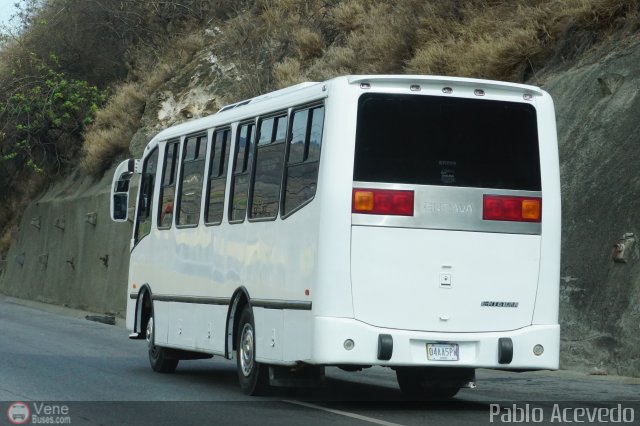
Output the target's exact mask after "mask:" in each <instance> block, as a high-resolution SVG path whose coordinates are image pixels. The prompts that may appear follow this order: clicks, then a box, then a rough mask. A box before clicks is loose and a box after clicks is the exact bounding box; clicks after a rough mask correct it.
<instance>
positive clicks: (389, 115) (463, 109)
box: [353, 93, 541, 191]
mask: <svg viewBox="0 0 640 426" xmlns="http://www.w3.org/2000/svg"><path fill="white" fill-rule="evenodd" d="M353 178H354V180H356V181H367V182H388V183H408V184H418V185H444V186H460V187H475V188H500V189H514V190H528V191H540V189H541V185H540V156H539V153H538V127H537V117H536V110H535V108H534V107H533V105H530V104H525V103H521V102H505V101H495V100H486V99H483V100H478V99H464V98H444V97H442V96H415V95H395V94H375V93H371V94H365V95H362V96H361V97H360V99H359V106H358V120H357V130H356V153H355V164H354V176H353Z"/></svg>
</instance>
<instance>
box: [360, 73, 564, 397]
mask: <svg viewBox="0 0 640 426" xmlns="http://www.w3.org/2000/svg"><path fill="white" fill-rule="evenodd" d="M349 83H350V85H356V86H360V91H361V94H360V95H359V97H358V104H357V109H358V110H357V124H356V126H357V128H356V135H355V139H356V140H355V158H354V170H353V190H352V216H351V287H352V288H351V290H352V297H353V310H354V319H355V320H356V322H358V323H359V324H361V330H362V331H363V333H364V334H365V335H367V336H368V337H367V339H369V340H371V339H372V338H373V337H374V336H373V335H375V334H377V351H376V353H375V354H374V356H375V358H376V359H375V360H374V362H373V363H374V364H382V365H388V366H391V367H394V368H396V370H397V371H398V380H399V381H401V376H400V372H403V371H405V370H406V371H408V374H410V375H412V374H417V373H418V371H419V370H417V369H415V367H421V368H423V370H424V371H427V370H429V369H431V370H429V371H435V372H438V371H445V372H450V373H451V374H455V370H442V369H443V368H447V369H450V368H456V367H457V368H459V369H461V370H460V371H473V368H477V367H485V368H502V369H514V370H529V369H556V368H558V360H559V325H558V285H559V262H560V183H559V165H558V154H557V137H556V127H555V115H554V109H553V102H552V100H551V98H550V96H549V95H548V94H547V93H545V92H544V91H542V90H540V89H538V88H535V87H531V86H523V85H511V84H507V83H499V82H490V81H481V80H468V79H438V78H432V79H429V78H418V77H416V78H413V79H412V78H411V77H402V78H396V79H394V78H392V77H387V78H383V77H381V78H380V79H376V78H375V77H372V78H362V79H358V78H357V77H353V78H352V79H351V81H350V82H349ZM407 367H413V368H414V369H413V370H412V369H411V368H409V369H407ZM425 367H426V369H425ZM403 368H404V370H403ZM463 376H464V375H463ZM438 377H440V375H439V374H438ZM461 377H462V376H461ZM400 384H401V387H402V382H401V383H400Z"/></svg>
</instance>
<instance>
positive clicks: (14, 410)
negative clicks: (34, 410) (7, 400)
mask: <svg viewBox="0 0 640 426" xmlns="http://www.w3.org/2000/svg"><path fill="white" fill-rule="evenodd" d="M7 417H9V421H10V422H11V423H13V424H14V425H23V424H25V423H27V422H28V421H29V417H31V410H29V406H28V405H27V404H25V403H24V402H14V403H13V404H11V405H9V409H8V410H7Z"/></svg>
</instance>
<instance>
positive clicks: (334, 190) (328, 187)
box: [313, 80, 359, 317]
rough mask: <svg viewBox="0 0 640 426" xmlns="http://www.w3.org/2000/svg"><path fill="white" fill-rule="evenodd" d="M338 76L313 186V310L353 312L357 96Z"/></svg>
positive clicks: (334, 313)
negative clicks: (315, 270) (315, 217)
mask: <svg viewBox="0 0 640 426" xmlns="http://www.w3.org/2000/svg"><path fill="white" fill-rule="evenodd" d="M358 95H359V93H358V92H355V89H354V87H353V86H349V85H345V84H344V82H343V81H342V80H340V81H334V82H332V83H331V85H330V87H329V98H328V99H327V101H326V112H325V127H324V133H323V145H322V153H321V161H320V173H319V176H318V178H319V182H318V192H317V194H316V198H317V199H318V202H319V208H320V215H319V229H318V235H319V246H318V274H317V277H318V284H317V286H316V290H315V294H314V298H313V304H314V305H313V313H314V316H336V317H353V300H352V293H351V280H350V275H351V262H350V259H351V247H350V246H351V243H350V241H351V187H352V182H353V155H354V139H355V132H356V126H355V122H356V112H357V100H358V98H357V96H358Z"/></svg>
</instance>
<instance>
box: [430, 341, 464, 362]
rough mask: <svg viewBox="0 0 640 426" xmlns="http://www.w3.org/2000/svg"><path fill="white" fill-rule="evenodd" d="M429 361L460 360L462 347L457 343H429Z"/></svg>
mask: <svg viewBox="0 0 640 426" xmlns="http://www.w3.org/2000/svg"><path fill="white" fill-rule="evenodd" d="M427 359H428V360H429V361H458V360H459V359H460V349H459V348H458V344H457V343H427Z"/></svg>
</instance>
